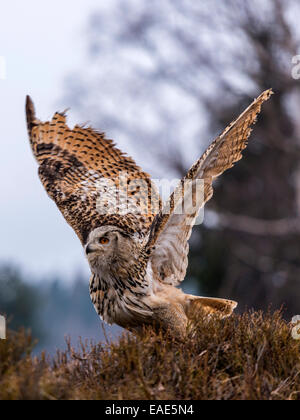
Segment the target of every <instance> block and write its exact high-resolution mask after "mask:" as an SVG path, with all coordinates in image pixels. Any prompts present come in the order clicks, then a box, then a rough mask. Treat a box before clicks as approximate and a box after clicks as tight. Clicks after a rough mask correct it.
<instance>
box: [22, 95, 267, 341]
mask: <svg viewBox="0 0 300 420" xmlns="http://www.w3.org/2000/svg"><path fill="white" fill-rule="evenodd" d="M272 93H273V92H272V90H267V91H265V92H263V93H262V94H261V95H260V96H259V97H258V98H257V99H255V100H254V101H253V103H252V104H251V105H250V106H249V107H248V108H247V109H246V110H245V111H244V112H243V113H242V114H241V115H240V116H239V117H238V118H237V119H236V120H235V121H233V122H232V123H231V124H230V125H229V126H228V127H227V128H226V129H225V130H224V132H223V133H222V134H221V135H220V136H219V137H217V138H216V139H215V141H214V142H213V143H212V144H211V145H210V146H209V147H208V149H207V150H206V151H205V153H204V154H203V155H202V156H201V158H200V159H199V160H197V161H196V162H195V163H194V165H193V166H192V167H191V169H190V170H189V171H188V172H187V174H186V176H185V177H184V178H183V179H182V180H181V182H180V183H179V185H178V186H177V188H175V190H174V191H173V193H172V194H171V195H170V197H169V199H168V200H167V202H166V203H164V204H163V203H162V200H161V198H160V195H159V191H158V188H157V187H156V185H155V183H154V182H153V181H152V180H151V178H150V176H149V175H148V174H147V173H146V172H144V171H143V170H142V169H141V168H140V167H139V166H137V164H136V163H135V162H134V160H133V159H132V158H130V157H129V156H127V155H126V154H124V153H123V152H121V151H120V150H119V149H118V148H117V147H116V146H115V144H114V142H113V141H112V140H109V139H106V137H105V135H104V133H102V132H99V131H96V130H94V129H93V128H91V127H85V126H80V125H76V126H75V127H74V128H73V129H70V128H69V127H68V125H67V124H66V114H65V112H64V113H56V114H55V115H54V116H53V118H52V120H51V121H48V122H41V121H40V120H39V119H38V118H37V117H36V114H35V109H34V105H33V102H32V100H31V98H30V97H29V96H28V97H27V99H26V116H27V127H28V133H29V139H30V144H31V148H32V151H33V154H34V156H35V158H36V160H37V163H38V165H39V168H38V173H39V177H40V180H41V182H42V184H43V185H44V187H45V189H46V191H47V193H48V195H49V196H50V197H51V198H52V199H53V200H54V201H55V203H56V204H57V206H58V208H59V210H60V211H61V213H62V214H63V216H64V218H65V219H66V221H67V222H68V223H69V224H70V225H71V227H72V228H73V229H74V230H75V232H76V234H77V235H78V237H79V239H80V241H81V244H82V246H83V249H84V252H85V255H86V258H87V260H88V263H89V266H90V269H91V278H90V296H91V300H92V302H93V304H94V306H95V309H96V311H97V313H98V314H99V316H100V317H101V319H102V320H104V321H106V322H107V323H109V324H113V323H115V324H118V325H120V326H121V327H124V328H126V329H128V330H130V331H133V332H137V333H139V332H141V331H143V326H145V325H149V324H151V325H153V326H154V327H156V328H158V327H159V328H163V330H165V331H168V332H169V333H170V334H172V335H173V336H175V337H178V338H183V337H184V336H185V332H186V329H187V325H188V323H189V320H190V319H191V317H192V316H195V314H196V315H197V313H199V314H200V313H201V316H210V315H211V314H216V316H219V317H227V316H230V315H231V314H232V312H233V310H234V309H235V307H236V306H237V303H236V302H234V301H232V300H228V299H217V298H208V297H199V296H193V295H190V294H185V293H184V292H183V291H182V290H181V289H180V288H178V287H177V286H178V285H179V284H180V283H181V282H182V281H183V279H184V277H185V275H186V270H187V265H188V252H189V245H188V241H189V238H190V236H191V232H192V228H193V225H194V224H195V220H196V218H197V216H198V214H199V211H200V209H202V208H203V206H204V204H205V203H206V202H207V201H208V200H209V199H210V198H211V197H212V195H213V181H214V180H215V179H216V178H217V177H218V176H219V175H221V174H222V173H223V172H224V171H225V170H226V169H229V168H231V167H232V166H233V164H234V163H235V162H237V161H238V160H240V159H241V158H242V151H243V149H244V148H245V147H246V146H247V141H248V138H249V136H250V133H251V131H252V125H253V124H254V123H255V121H256V118H257V115H258V114H259V112H260V110H261V106H262V104H263V102H264V101H266V100H267V99H268V98H269V97H270V95H271V94H272ZM199 316H200V315H199Z"/></svg>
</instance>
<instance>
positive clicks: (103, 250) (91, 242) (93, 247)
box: [85, 226, 130, 266]
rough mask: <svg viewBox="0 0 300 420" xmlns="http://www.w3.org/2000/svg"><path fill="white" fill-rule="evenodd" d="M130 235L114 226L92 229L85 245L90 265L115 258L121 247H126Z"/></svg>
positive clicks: (103, 262) (120, 251) (107, 261)
mask: <svg viewBox="0 0 300 420" xmlns="http://www.w3.org/2000/svg"><path fill="white" fill-rule="evenodd" d="M128 240H130V236H129V235H128V234H127V233H126V232H124V231H123V230H122V229H119V228H118V227H116V226H102V227H100V228H97V229H95V230H93V231H92V232H91V233H90V235H89V237H88V240H87V243H86V245H85V253H86V256H87V259H88V261H89V263H90V265H91V266H95V265H99V263H100V264H101V265H102V264H105V263H109V262H111V261H112V260H114V259H116V257H118V255H119V254H120V253H122V249H126V248H127V249H128V248H129V246H128V245H129V244H128Z"/></svg>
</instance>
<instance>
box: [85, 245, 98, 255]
mask: <svg viewBox="0 0 300 420" xmlns="http://www.w3.org/2000/svg"><path fill="white" fill-rule="evenodd" d="M95 251H96V250H95V249H94V248H93V247H92V246H91V245H90V244H88V245H87V246H86V248H85V253H86V255H88V254H91V253H92V252H95Z"/></svg>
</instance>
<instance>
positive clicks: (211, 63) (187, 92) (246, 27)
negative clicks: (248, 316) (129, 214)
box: [67, 0, 300, 314]
mask: <svg viewBox="0 0 300 420" xmlns="http://www.w3.org/2000/svg"><path fill="white" fill-rule="evenodd" d="M299 18H300V4H299V2H298V1H297V0H284V1H283V0H266V1H264V2H261V1H258V0H228V1H226V2H220V1H218V0H209V1H208V0H203V1H201V2H193V1H192V0H166V1H165V2H160V1H158V0H154V1H153V2H151V7H149V3H148V2H146V1H142V2H141V1H137V0H125V1H120V0H114V1H112V2H110V6H109V7H104V6H102V7H101V6H99V12H98V13H96V14H95V15H94V16H93V17H92V18H91V21H90V26H89V52H90V54H89V59H88V64H87V66H86V69H85V74H84V75H83V76H80V75H77V74H74V75H73V76H72V77H70V78H69V80H68V87H67V93H68V94H69V96H70V97H69V98H67V101H69V102H70V103H73V104H74V106H75V109H76V110H78V112H80V116H81V118H82V115H84V117H83V118H85V117H87V116H88V118H90V119H91V120H92V121H93V122H94V123H95V125H96V126H97V127H98V128H100V129H103V130H106V131H108V132H109V134H110V136H113V137H114V138H115V139H116V140H117V141H118V143H119V144H120V145H121V147H123V148H124V149H126V150H128V152H129V153H130V154H132V155H133V156H134V157H135V158H136V159H137V160H138V161H139V162H140V163H143V164H144V166H145V169H146V170H148V171H149V172H150V173H151V174H153V175H154V176H163V175H164V174H165V171H166V170H167V169H170V176H171V175H177V176H181V175H182V174H183V173H184V172H185V171H186V170H187V168H188V167H189V166H190V165H191V163H192V162H193V161H194V160H195V159H196V158H197V157H198V156H199V154H200V153H201V152H202V151H203V150H204V148H205V146H207V144H208V143H209V142H210V141H211V139H212V138H213V137H214V136H216V134H217V132H219V131H220V130H221V129H223V128H225V126H226V125H227V124H228V123H229V122H230V121H231V120H232V119H233V118H234V117H235V116H237V115H238V114H239V113H240V112H241V110H243V109H244V107H246V106H247V105H248V104H249V102H250V101H251V100H252V99H253V97H255V96H257V95H258V94H259V93H260V92H261V91H262V90H264V89H266V88H269V87H272V88H273V89H274V91H275V93H276V95H274V96H273V97H272V99H271V100H270V101H269V103H268V104H266V106H265V107H264V109H263V115H262V116H261V118H260V121H259V122H258V124H257V126H256V127H255V130H254V133H253V136H252V138H251V141H250V144H249V148H248V149H247V151H246V152H245V155H246V156H245V158H244V159H243V160H242V161H241V162H239V163H238V164H237V165H236V166H235V167H234V168H233V169H232V170H230V171H228V172H227V173H226V174H224V175H223V176H222V177H221V178H220V180H219V181H218V183H217V185H216V193H215V197H214V198H213V199H212V200H211V201H210V203H209V205H208V206H207V209H208V210H207V211H206V218H205V224H204V226H203V227H201V228H200V229H199V228H196V229H195V231H194V234H193V236H192V238H191V258H190V266H189V276H190V278H193V279H195V278H197V279H199V285H200V289H201V291H202V292H205V293H207V294H212V295H215V294H219V295H220V296H223V297H224V296H228V297H231V298H235V299H237V300H238V301H240V303H241V305H240V307H241V309H243V308H244V307H245V305H247V306H249V307H252V306H254V307H256V308H266V307H267V306H268V305H269V304H270V303H272V304H273V305H274V306H275V307H278V306H280V305H281V304H283V303H285V304H286V306H287V307H288V312H289V314H294V313H296V312H297V311H298V312H299V308H298V306H299V304H298V302H299V299H300V287H299V286H300V281H299V273H300V262H299V255H300V240H299V239H300V222H299V211H300V181H299V180H300V172H299V158H300V154H299V144H300V135H299V134H300V124H299V118H298V110H299V105H300V94H299V93H300V90H299V87H300V82H299V81H297V80H295V79H294V78H293V77H292V57H293V56H295V55H296V54H297V48H298V47H297V46H298V45H299V37H300V31H299V26H298V19H299ZM130 138H131V140H132V141H131V143H129V139H130ZM202 139H207V140H206V141H203V140H202ZM125 143H126V146H124V145H125ZM128 144H129V146H128Z"/></svg>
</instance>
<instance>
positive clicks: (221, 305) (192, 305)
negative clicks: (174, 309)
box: [186, 295, 238, 318]
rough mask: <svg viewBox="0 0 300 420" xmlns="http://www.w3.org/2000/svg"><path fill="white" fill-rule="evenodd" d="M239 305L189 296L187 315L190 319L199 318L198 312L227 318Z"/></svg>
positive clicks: (221, 300) (231, 301)
mask: <svg viewBox="0 0 300 420" xmlns="http://www.w3.org/2000/svg"><path fill="white" fill-rule="evenodd" d="M237 305H238V304H237V302H234V301H233V300H228V299H218V298H206V297H197V296H192V295H187V300H186V314H187V317H188V318H195V317H197V313H198V312H202V313H204V314H207V315H217V316H219V317H220V318H227V317H229V316H230V315H231V314H232V313H233V311H234V310H235V308H236V307H237Z"/></svg>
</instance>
